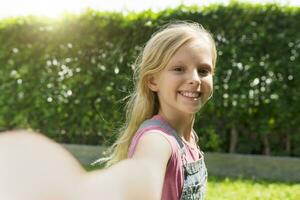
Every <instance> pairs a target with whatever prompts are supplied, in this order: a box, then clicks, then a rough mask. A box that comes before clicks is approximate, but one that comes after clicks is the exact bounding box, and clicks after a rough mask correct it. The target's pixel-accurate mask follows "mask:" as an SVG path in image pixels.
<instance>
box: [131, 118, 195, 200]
mask: <svg viewBox="0 0 300 200" xmlns="http://www.w3.org/2000/svg"><path fill="white" fill-rule="evenodd" d="M152 119H156V120H160V121H161V122H163V123H165V124H168V123H167V122H166V121H165V120H164V119H163V118H162V117H161V116H159V115H155V116H153V117H152ZM150 130H159V131H161V132H160V133H157V134H161V135H162V136H164V137H165V138H166V139H167V141H168V142H169V144H170V145H171V148H172V154H171V157H170V158H169V161H168V164H167V168H166V174H165V178H164V184H163V190H162V197H161V199H162V200H176V199H178V200H179V199H180V196H181V192H182V188H183V183H184V177H183V168H182V166H183V163H182V160H181V155H180V151H179V149H180V148H179V144H178V142H177V140H176V139H175V137H174V136H173V135H172V134H171V133H170V132H168V131H166V130H165V129H163V128H161V127H160V126H158V125H151V126H147V127H144V128H142V129H139V130H138V131H137V133H136V134H135V135H134V137H133V139H132V141H131V144H130V146H129V149H128V158H131V157H132V156H133V154H134V151H135V148H136V146H137V144H138V142H139V140H140V138H141V137H142V136H143V135H144V134H145V133H147V132H148V131H150ZM184 148H185V151H186V155H187V161H188V162H193V161H196V160H198V159H199V155H200V152H199V150H198V149H197V147H193V146H191V145H189V144H188V143H186V142H184Z"/></svg>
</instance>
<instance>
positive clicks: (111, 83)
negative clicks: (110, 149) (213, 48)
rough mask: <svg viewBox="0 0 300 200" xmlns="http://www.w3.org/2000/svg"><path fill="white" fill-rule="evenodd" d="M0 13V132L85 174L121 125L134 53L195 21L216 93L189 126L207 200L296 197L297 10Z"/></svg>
mask: <svg viewBox="0 0 300 200" xmlns="http://www.w3.org/2000/svg"><path fill="white" fill-rule="evenodd" d="M0 5H1V6H0V130H1V131H5V130H11V129H20V128H22V129H31V130H35V131H39V132H41V133H43V134H45V135H47V136H48V137H50V138H52V139H54V140H55V141H57V142H59V143H62V144H63V145H64V146H65V147H66V148H67V149H68V150H69V151H71V152H72V153H73V154H74V155H75V156H76V157H77V158H78V159H79V160H80V161H81V162H82V164H83V165H84V166H87V168H88V169H90V170H93V169H94V168H89V167H88V164H89V163H90V162H91V161H92V160H93V159H96V158H98V157H100V156H101V152H102V151H103V150H104V149H105V148H106V147H107V146H109V145H111V144H112V143H113V141H114V140H115V139H116V137H117V134H118V128H119V127H120V126H121V125H122V123H123V122H124V117H125V116H124V105H125V103H126V100H125V97H126V96H128V95H129V94H130V93H131V91H132V88H133V80H132V72H133V69H134V61H135V59H136V58H137V55H138V53H139V52H140V51H141V49H142V47H143V45H144V44H145V42H146V41H147V40H148V39H149V38H150V36H151V34H152V33H153V32H155V31H156V30H157V29H158V28H159V27H160V26H161V25H163V24H165V23H168V22H169V21H172V20H192V21H195V22H198V23H201V24H202V25H203V26H204V27H205V28H206V29H208V30H209V31H210V32H211V33H212V34H213V36H214V38H215V41H216V44H217V50H218V61H217V66H216V75H215V78H214V85H215V91H214V96H213V98H212V100H211V101H210V102H209V103H208V104H207V105H206V106H205V107H204V108H203V110H201V111H200V113H199V114H198V115H197V120H196V123H195V127H194V128H195V130H196V132H197V133H198V134H199V138H200V140H199V145H200V147H201V148H202V150H204V151H205V152H208V153H207V164H208V170H209V173H210V174H211V175H213V176H212V177H213V178H211V179H210V183H209V184H210V185H212V186H213V187H210V188H212V189H211V190H210V192H209V195H208V199H300V185H299V182H300V173H299V172H300V159H299V156H300V145H299V144H300V125H299V124H300V117H299V113H300V106H299V102H300V95H299V94H300V92H299V91H300V82H299V78H298V77H300V60H299V49H300V31H299V27H300V7H299V6H300V2H299V1H296V0H290V1H282V0H275V1H274V0H273V1H271V0H270V1H267V0H265V1H263V0H260V1H256V0H253V1H225V0H224V1H217V0H207V1H196V0H182V1H174V0H163V1H143V2H141V1H134V0H123V1H122V0H112V1H109V3H108V2H107V1H104V0H98V1H96V0H90V1H80V0H73V1H58V0H52V1H50V0H49V1H46V0H45V1H35V0H27V1H17V0H10V1H2V0H1V1H0ZM233 178H234V179H233ZM236 178H238V179H237V180H236ZM232 179H233V180H232ZM254 183H255V184H256V186H255V184H254ZM275 183H276V184H275ZM257 184H258V185H257ZM254 186H255V187H254ZM236 187H240V188H242V191H236V190H235V189H234V188H236ZM279 188H280V190H279ZM233 191H235V192H233ZM249 193H253V195H252V196H249V195H248V194H249ZM216 194H218V195H216ZM220 194H224V195H223V196H220Z"/></svg>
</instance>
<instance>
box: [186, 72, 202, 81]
mask: <svg viewBox="0 0 300 200" xmlns="http://www.w3.org/2000/svg"><path fill="white" fill-rule="evenodd" d="M189 84H191V85H200V84H201V79H200V76H199V73H198V70H193V72H192V73H191V75H190V78H189Z"/></svg>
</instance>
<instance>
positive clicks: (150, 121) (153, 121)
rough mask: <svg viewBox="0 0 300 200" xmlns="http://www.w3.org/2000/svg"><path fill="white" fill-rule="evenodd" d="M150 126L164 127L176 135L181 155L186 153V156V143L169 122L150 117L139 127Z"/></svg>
mask: <svg viewBox="0 0 300 200" xmlns="http://www.w3.org/2000/svg"><path fill="white" fill-rule="evenodd" d="M148 126H159V127H160V128H162V129H163V130H165V131H166V132H168V133H171V134H172V135H173V136H174V137H175V139H176V141H177V143H178V145H179V147H180V153H181V155H184V156H185V155H186V153H185V148H184V144H183V142H182V140H181V138H180V137H179V136H178V134H177V133H176V131H175V130H174V129H173V128H172V127H171V126H170V125H169V124H167V123H164V122H163V121H161V120H159V119H148V120H146V121H144V122H143V123H142V124H141V126H140V128H139V129H143V128H146V127H148Z"/></svg>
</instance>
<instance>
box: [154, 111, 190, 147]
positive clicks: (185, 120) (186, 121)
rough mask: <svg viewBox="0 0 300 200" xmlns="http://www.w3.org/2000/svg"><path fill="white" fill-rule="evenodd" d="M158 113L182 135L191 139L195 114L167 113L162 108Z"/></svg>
mask: <svg viewBox="0 0 300 200" xmlns="http://www.w3.org/2000/svg"><path fill="white" fill-rule="evenodd" d="M158 114H159V115H160V116H161V117H162V118H164V120H166V121H167V122H168V123H169V124H170V125H171V126H172V128H174V129H175V131H176V132H177V133H178V135H179V136H180V137H182V138H184V139H185V140H186V141H188V142H189V141H190V140H191V138H192V130H193V126H194V121H195V115H194V114H187V115H182V114H176V113H167V112H164V111H162V110H160V111H159V113H158Z"/></svg>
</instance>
